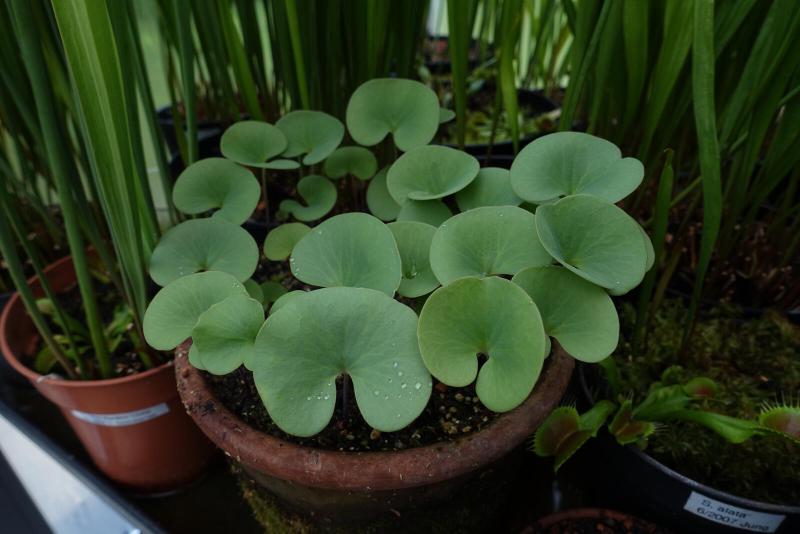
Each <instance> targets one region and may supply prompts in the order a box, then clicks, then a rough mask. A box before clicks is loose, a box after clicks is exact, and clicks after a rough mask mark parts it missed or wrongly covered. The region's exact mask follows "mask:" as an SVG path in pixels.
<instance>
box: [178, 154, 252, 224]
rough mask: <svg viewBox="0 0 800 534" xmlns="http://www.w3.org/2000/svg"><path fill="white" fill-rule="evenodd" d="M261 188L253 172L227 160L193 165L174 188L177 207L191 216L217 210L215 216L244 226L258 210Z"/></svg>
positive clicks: (204, 160) (200, 162)
mask: <svg viewBox="0 0 800 534" xmlns="http://www.w3.org/2000/svg"><path fill="white" fill-rule="evenodd" d="M260 192H261V186H260V185H259V184H258V180H256V178H255V176H253V173H251V172H250V171H248V170H247V169H245V168H244V167H241V166H239V165H237V164H235V163H234V162H232V161H230V160H227V159H224V158H207V159H202V160H200V161H198V162H196V163H192V164H191V165H189V166H188V167H186V169H185V170H184V171H183V172H182V173H181V174H180V176H178V179H177V180H176V181H175V186H174V187H173V188H172V201H173V202H174V204H175V207H176V208H177V209H178V210H180V211H182V212H183V213H187V214H189V215H197V214H198V213H205V212H207V211H209V210H213V209H216V210H218V211H216V212H215V213H214V216H216V217H221V218H223V219H225V220H227V221H229V222H232V223H233V224H242V223H243V222H245V221H246V220H247V218H248V217H250V215H251V214H252V213H253V211H254V210H255V209H256V205H257V204H258V198H259V194H260Z"/></svg>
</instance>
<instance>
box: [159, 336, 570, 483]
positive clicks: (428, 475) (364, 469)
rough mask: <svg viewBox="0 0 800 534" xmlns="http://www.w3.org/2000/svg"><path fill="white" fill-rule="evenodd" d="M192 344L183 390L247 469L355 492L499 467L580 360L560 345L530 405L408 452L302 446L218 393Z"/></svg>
mask: <svg viewBox="0 0 800 534" xmlns="http://www.w3.org/2000/svg"><path fill="white" fill-rule="evenodd" d="M190 343H191V342H190V341H188V340H187V341H186V342H185V343H184V344H182V345H181V346H180V347H178V349H177V350H176V353H175V359H174V361H175V373H176V378H177V381H178V392H179V393H180V396H181V399H182V400H183V403H184V406H185V407H186V409H187V411H188V413H189V415H190V416H191V417H192V419H194V421H195V423H196V424H197V426H199V427H200V429H201V430H203V432H204V433H205V434H206V435H207V436H208V437H209V438H210V439H211V441H213V442H214V443H215V444H216V445H217V446H218V447H220V448H221V449H223V450H224V451H225V453H226V454H227V455H228V456H231V457H232V458H234V459H236V460H237V461H238V462H240V463H242V464H243V465H244V466H245V467H249V468H251V469H254V470H256V471H260V472H263V473H267V474H269V475H271V476H274V477H276V478H280V479H282V480H286V481H290V482H293V483H297V484H301V485H304V486H310V487H316V488H327V489H337V490H347V491H379V490H400V489H404V488H412V487H417V486H423V485H428V484H433V483H436V482H442V481H445V480H450V479H453V478H457V477H459V476H462V475H466V474H468V473H470V472H472V471H475V470H476V469H478V468H479V467H481V466H485V465H489V464H491V463H492V462H494V461H496V460H498V459H500V458H501V457H502V456H504V455H506V454H507V453H509V452H510V451H512V450H513V449H514V448H516V447H517V446H518V445H519V444H520V443H522V442H523V441H525V440H526V439H528V438H529V437H530V435H531V434H533V432H534V430H535V429H536V428H537V427H538V426H539V425H540V424H541V422H542V421H543V420H544V418H545V417H546V416H547V414H548V413H549V410H548V411H547V413H541V407H542V406H548V405H550V406H553V407H554V406H555V405H557V403H558V402H559V401H560V399H561V395H562V394H563V392H564V389H565V388H566V385H567V383H568V382H569V378H570V376H571V374H572V370H573V367H574V365H575V363H574V362H575V361H574V360H573V359H572V358H571V357H570V356H569V355H567V354H566V353H565V352H564V351H563V349H561V348H560V347H559V346H558V344H557V343H553V353H552V354H551V355H550V357H548V358H547V360H546V361H545V367H544V369H543V370H542V374H541V375H540V377H539V380H538V381H537V383H536V385H535V387H534V389H533V391H532V392H531V394H530V395H529V396H528V398H527V399H526V400H525V402H523V403H522V404H521V405H520V406H518V407H517V408H515V409H514V410H511V411H510V412H506V413H504V414H501V415H500V416H499V417H497V418H496V419H495V420H494V421H493V422H492V423H490V424H489V425H488V426H487V427H485V428H484V429H482V430H480V431H478V432H475V433H473V434H470V435H467V436H464V437H462V438H459V439H456V440H454V441H446V442H438V443H433V444H430V445H425V446H422V447H414V448H410V449H404V450H401V451H374V452H347V451H331V450H325V449H317V448H313V447H308V446H303V445H297V444H295V443H291V442H288V441H285V440H282V439H280V438H277V437H275V436H272V435H270V434H267V433H264V432H261V431H258V430H256V429H254V428H252V427H251V426H249V425H248V424H247V423H245V422H244V421H242V420H241V419H239V418H238V416H236V415H235V414H233V413H232V412H231V411H229V410H228V409H227V408H226V407H225V406H224V405H223V404H222V403H221V402H220V401H219V400H218V399H217V398H216V397H215V396H214V394H213V392H212V391H211V389H210V388H209V387H208V385H207V383H206V381H205V379H204V378H203V376H202V374H201V373H200V371H198V370H197V369H195V368H194V367H193V366H192V365H191V364H189V361H188V357H187V352H188V347H189V346H190ZM554 397H556V398H554ZM376 471H377V472H378V473H379V474H378V475H377V476H376Z"/></svg>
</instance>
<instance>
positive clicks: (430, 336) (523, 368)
mask: <svg viewBox="0 0 800 534" xmlns="http://www.w3.org/2000/svg"><path fill="white" fill-rule="evenodd" d="M418 336H419V347H420V351H421V352H422V359H423V360H424V361H425V366H426V367H427V368H428V370H429V371H430V372H431V374H432V375H433V376H435V377H436V378H438V379H439V380H440V381H442V382H443V383H445V384H447V385H448V386H456V387H461V386H466V385H468V384H470V383H472V381H474V380H475V377H476V376H477V377H478V381H477V384H476V386H475V387H476V391H477V393H478V398H479V399H480V400H481V402H483V404H485V405H486V407H487V408H489V409H490V410H494V411H496V412H505V411H508V410H511V409H513V408H515V407H517V406H519V405H520V404H521V403H522V402H523V401H524V400H525V399H526V398H527V397H528V395H529V394H530V392H531V390H532V389H533V386H534V384H536V380H537V379H538V378H539V373H540V372H541V370H542V362H543V361H544V356H545V333H544V327H543V326H542V319H541V317H540V316H539V311H538V310H537V309H536V305H535V304H534V303H533V301H532V300H531V298H530V297H529V296H528V294H527V293H525V291H523V290H522V289H521V288H520V287H519V286H518V285H516V284H514V283H512V282H510V281H508V280H505V279H503V278H497V277H494V276H493V277H489V278H462V279H461V280H457V281H455V282H453V283H452V284H450V285H448V286H445V287H441V288H439V289H437V290H436V291H434V292H433V294H432V295H431V296H430V297H428V300H427V301H425V305H424V306H423V307H422V312H421V313H420V317H419V332H418ZM480 354H483V355H485V356H488V359H487V360H486V362H485V363H484V364H483V366H482V367H481V369H480V372H478V355H480Z"/></svg>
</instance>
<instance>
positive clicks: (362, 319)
mask: <svg viewBox="0 0 800 534" xmlns="http://www.w3.org/2000/svg"><path fill="white" fill-rule="evenodd" d="M440 116H441V110H440V107H439V103H438V100H437V98H436V95H435V94H434V93H433V91H431V90H430V89H429V88H427V87H425V86H424V85H422V84H420V83H417V82H413V81H410V80H399V79H380V80H373V81H370V82H367V83H365V84H363V85H362V86H361V87H359V88H358V89H357V90H356V91H355V93H354V94H353V96H352V98H351V99H350V102H349V104H348V107H347V119H346V122H347V133H348V134H349V139H348V143H350V144H348V145H347V146H341V147H340V146H339V145H340V144H341V143H342V142H343V140H344V136H345V129H344V126H343V125H341V123H339V122H338V121H337V120H336V119H335V118H333V117H330V116H328V115H325V114H323V113H319V112H313V111H298V112H293V113H290V114H289V115H287V116H286V117H284V118H282V119H281V120H279V121H278V122H277V124H276V125H275V126H272V125H269V124H267V123H258V122H255V121H246V122H243V123H239V124H236V125H234V126H232V127H231V128H230V129H229V130H228V131H227V132H226V133H225V135H224V137H223V147H222V149H223V150H222V151H223V155H224V156H225V158H226V159H222V158H217V159H215V160H204V161H200V162H198V163H196V164H195V165H193V166H191V167H190V168H189V169H187V171H185V172H184V174H183V175H182V176H181V177H180V178H179V179H178V182H177V183H176V191H175V195H174V196H175V198H176V206H178V208H179V209H181V210H182V211H184V212H185V213H187V214H194V215H210V216H209V217H206V218H199V219H194V220H190V221H187V222H184V223H181V224H180V225H178V226H177V227H175V228H174V229H173V230H171V231H170V232H167V234H165V236H164V238H163V239H162V241H161V243H159V245H158V247H157V248H156V252H155V253H154V255H153V257H154V260H153V261H152V263H151V276H152V277H153V279H154V280H156V281H157V282H158V283H162V284H166V285H165V286H164V288H163V289H162V290H161V291H160V292H159V294H158V295H157V296H156V297H155V299H154V300H153V302H152V303H151V305H150V307H149V309H148V312H147V314H146V316H145V335H146V336H147V339H148V341H149V342H150V343H151V345H153V346H154V347H156V348H159V349H162V350H168V349H172V348H175V347H176V346H178V345H179V344H181V343H182V342H183V341H184V340H186V339H187V338H189V337H191V338H192V341H193V344H192V345H191V349H190V352H189V359H190V362H191V363H192V365H194V366H195V367H197V368H199V369H203V370H206V371H207V372H209V373H212V374H218V375H224V374H227V373H230V372H233V371H234V370H236V369H238V368H240V367H241V366H244V368H245V369H247V370H249V371H251V372H252V373H253V378H254V382H255V385H256V388H257V390H258V393H259V395H260V397H261V399H262V401H263V403H264V406H265V408H266V410H267V412H268V414H269V416H270V417H271V419H272V420H273V421H274V422H275V423H276V424H277V425H278V426H279V427H280V428H281V429H283V430H284V431H286V432H288V433H290V434H293V435H296V436H311V435H314V434H317V433H318V432H320V431H322V430H323V429H324V428H325V427H327V425H328V424H329V423H330V421H331V420H332V419H333V418H334V417H336V418H337V420H339V423H338V424H345V423H346V421H347V417H346V412H347V409H348V403H349V402H350V398H351V396H353V397H354V400H355V405H356V406H357V408H358V410H359V411H360V413H361V415H362V417H363V419H364V421H365V422H366V424H368V425H370V426H371V427H372V428H375V429H377V430H380V431H386V432H391V431H395V430H398V429H400V428H403V427H405V426H407V425H409V424H411V423H412V422H413V421H414V420H415V419H416V418H417V417H418V416H419V415H420V413H422V411H423V410H424V409H425V407H426V405H427V404H428V401H429V398H430V396H431V391H432V386H433V380H434V379H436V380H438V381H439V382H441V383H442V384H443V385H444V386H446V387H453V388H458V387H465V386H470V385H471V384H474V387H475V391H476V392H477V398H478V399H479V400H480V402H482V403H483V404H484V405H485V406H486V407H487V408H489V409H491V410H493V411H495V412H506V411H509V410H513V409H514V408H516V407H517V406H519V405H520V404H521V403H523V402H524V401H525V399H526V398H528V396H529V395H530V394H531V391H532V390H533V388H534V387H535V385H536V383H537V380H538V379H539V375H540V373H541V371H542V369H543V368H544V366H545V365H546V362H547V358H548V355H549V354H550V352H551V349H552V348H553V347H552V342H551V338H553V339H555V340H556V341H557V342H558V344H559V346H560V347H561V348H563V350H565V351H566V352H568V353H569V354H571V355H572V356H574V357H575V358H576V359H579V360H582V361H586V362H597V361H600V360H603V359H604V358H606V357H607V356H608V355H609V354H611V352H612V351H613V350H614V348H615V347H616V344H617V339H618V335H619V321H618V318H617V314H616V310H615V308H614V305H613V303H612V301H611V297H610V296H609V293H611V294H622V293H625V292H627V291H629V290H630V289H632V288H633V287H635V286H636V285H637V284H638V283H639V282H640V281H641V280H642V278H643V276H644V273H645V272H646V271H647V270H648V269H649V268H650V267H651V265H652V253H651V250H652V245H651V244H650V241H649V238H648V237H647V235H646V233H645V232H644V230H643V229H642V228H641V227H640V226H639V225H638V223H636V221H634V220H633V219H632V218H631V217H629V216H628V215H626V214H625V212H624V211H622V210H621V209H620V208H618V207H616V206H615V205H614V204H613V202H615V201H618V200H620V199H622V198H623V197H625V196H626V195H627V194H629V193H630V192H631V191H633V190H634V189H635V188H636V186H637V185H638V184H639V182H640V181H641V179H642V175H643V169H642V168H641V164H639V163H638V162H637V161H635V160H631V159H629V158H622V157H621V155H620V153H619V150H618V149H617V148H616V147H614V146H613V145H611V144H610V143H608V142H606V141H603V140H601V139H597V138H594V137H592V136H590V135H587V134H576V133H566V134H553V135H551V136H547V137H544V138H541V139H540V140H537V141H535V142H533V143H531V144H530V145H529V146H528V147H526V148H525V149H524V150H523V151H522V152H521V153H520V155H519V156H518V157H517V159H516V161H515V162H514V165H513V166H512V169H511V170H510V171H509V170H506V169H499V168H484V169H481V168H480V165H479V162H478V161H477V160H476V159H475V158H474V157H472V156H471V155H469V154H466V153H464V152H461V151H458V150H455V149H452V148H447V147H444V146H437V145H429V143H430V142H431V141H432V139H433V137H434V135H435V133H436V129H437V127H438V124H439V121H440ZM353 143H354V144H353ZM378 145H379V146H378ZM368 147H376V149H375V152H373V151H372V150H371V149H370V148H368ZM398 154H399V155H398ZM378 155H380V157H378ZM390 155H391V157H387V156H390ZM271 162H272V163H271ZM276 162H277V163H276ZM281 162H292V163H294V164H295V165H296V167H297V169H298V170H297V176H298V178H299V180H298V181H297V183H296V191H297V193H298V195H299V196H300V197H301V198H302V199H303V201H304V202H305V204H303V203H300V202H298V201H296V200H292V199H284V200H283V201H282V202H281V203H280V211H281V212H282V217H283V218H284V219H285V220H286V222H284V223H283V224H281V225H280V226H278V227H276V228H274V229H273V230H272V231H271V232H269V234H268V235H267V237H266V240H265V242H264V244H263V251H264V255H265V256H266V258H267V259H268V260H270V261H274V262H281V264H280V265H279V266H278V267H279V268H282V269H283V271H284V273H285V277H284V278H283V279H284V280H288V276H289V275H291V277H293V278H294V280H295V281H294V282H292V283H291V285H290V286H289V287H292V288H297V287H300V288H302V290H298V289H295V290H293V291H287V287H286V286H283V285H281V284H280V283H279V282H278V281H277V280H258V281H255V280H252V279H251V276H254V275H253V273H254V272H255V271H256V263H257V261H255V260H254V258H255V255H257V252H254V250H257V248H256V247H255V244H254V243H253V241H252V238H250V239H247V238H248V237H249V236H247V235H246V234H243V235H240V232H239V230H240V229H238V228H235V224H234V223H241V222H243V221H244V220H245V219H246V218H247V217H248V216H249V215H250V213H252V211H253V210H254V209H255V207H256V203H257V196H258V191H257V188H255V187H254V184H255V183H256V180H255V178H254V177H253V176H252V174H251V173H250V172H249V171H247V169H246V168H248V167H249V168H251V169H253V168H255V169H262V168H272V169H273V170H274V169H276V168H287V167H288V166H289V165H288V164H285V163H281ZM378 169H381V170H380V171H378ZM257 172H260V171H257ZM321 173H322V174H321ZM294 177H295V173H294V172H292V173H289V174H283V175H281V180H285V181H286V182H289V181H291V180H293V179H294ZM345 179H348V180H349V184H350V186H351V187H350V194H349V195H348V194H344V195H342V194H339V192H341V191H343V190H344V189H345V186H346V184H347V183H348V181H347V180H345ZM364 182H368V185H367V187H366V188H364V187H361V184H363V183H364ZM337 185H338V186H339V187H338V188H337ZM245 188H246V189H247V192H246V193H245V192H244V190H245ZM365 189H366V191H365ZM363 193H366V194H365V198H362V197H361V195H362V194H363ZM365 201H366V202H365ZM362 205H366V206H367V208H368V209H369V211H370V213H371V214H368V213H362V212H359V211H358V210H357V208H358V206H362ZM522 205H524V206H525V208H523V207H520V206H522ZM537 205H538V207H537ZM526 208H527V209H526ZM212 210H216V211H212ZM334 210H335V213H338V214H337V215H333V216H330V215H329V214H330V213H331V212H332V211H334ZM459 210H460V212H458V211H459ZM454 211H456V212H458V213H456V214H455V215H454V213H453V212H454ZM326 217H327V218H326ZM323 219H324V220H323ZM242 232H243V230H242ZM259 282H261V283H259ZM265 310H267V311H268V312H269V313H268V317H267V318H266V320H265ZM418 314H419V315H418ZM559 350H560V349H559ZM351 384H352V385H351ZM337 404H338V405H340V406H341V408H342V416H335V415H334V413H335V411H336V406H337ZM592 426H597V425H596V424H595V423H594V422H593V423H592Z"/></svg>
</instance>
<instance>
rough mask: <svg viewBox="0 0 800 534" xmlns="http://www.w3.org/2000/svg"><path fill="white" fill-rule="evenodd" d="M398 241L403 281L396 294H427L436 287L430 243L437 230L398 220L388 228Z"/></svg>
mask: <svg viewBox="0 0 800 534" xmlns="http://www.w3.org/2000/svg"><path fill="white" fill-rule="evenodd" d="M388 227H389V230H391V231H392V234H394V239H395V241H397V248H398V249H399V250H400V258H401V260H402V264H403V281H402V282H400V287H399V288H398V289H397V292H398V293H400V294H401V295H403V296H404V297H409V298H416V297H421V296H422V295H427V294H428V293H430V292H431V291H433V290H434V289H436V288H437V287H438V286H439V281H438V280H437V279H436V277H435V276H434V275H433V271H432V270H431V264H430V251H431V241H432V240H433V234H435V233H436V227H435V226H431V225H430V224H425V223H420V222H413V221H398V222H394V223H391V224H389V225H388Z"/></svg>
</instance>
